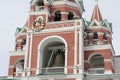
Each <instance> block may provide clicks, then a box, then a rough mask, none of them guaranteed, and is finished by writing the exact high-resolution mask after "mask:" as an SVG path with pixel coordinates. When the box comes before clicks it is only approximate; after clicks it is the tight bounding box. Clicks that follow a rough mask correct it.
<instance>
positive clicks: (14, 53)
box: [10, 51, 25, 56]
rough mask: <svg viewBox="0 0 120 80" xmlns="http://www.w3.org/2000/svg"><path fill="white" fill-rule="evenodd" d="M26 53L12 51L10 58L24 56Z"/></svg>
mask: <svg viewBox="0 0 120 80" xmlns="http://www.w3.org/2000/svg"><path fill="white" fill-rule="evenodd" d="M24 55H25V51H10V56H24Z"/></svg>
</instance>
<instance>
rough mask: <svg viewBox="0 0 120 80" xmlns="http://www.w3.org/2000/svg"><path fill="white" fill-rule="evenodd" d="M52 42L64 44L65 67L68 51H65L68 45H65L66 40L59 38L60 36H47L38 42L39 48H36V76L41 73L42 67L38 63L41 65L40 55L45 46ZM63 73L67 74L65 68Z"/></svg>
mask: <svg viewBox="0 0 120 80" xmlns="http://www.w3.org/2000/svg"><path fill="white" fill-rule="evenodd" d="M53 41H59V42H62V43H64V44H65V48H66V49H65V66H67V56H66V55H67V52H68V50H67V47H68V45H67V42H66V40H65V39H64V38H62V37H60V36H48V37H46V38H44V39H43V40H42V41H41V42H40V44H39V46H38V57H37V61H38V62H37V69H38V70H37V71H36V74H39V73H41V72H40V71H42V65H40V63H42V56H41V55H42V54H43V48H44V47H45V46H46V45H47V44H49V43H51V42H53ZM64 73H65V74H66V73H67V69H66V68H65V70H64Z"/></svg>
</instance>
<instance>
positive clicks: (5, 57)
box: [0, 0, 120, 76]
mask: <svg viewBox="0 0 120 80" xmlns="http://www.w3.org/2000/svg"><path fill="white" fill-rule="evenodd" d="M29 2H30V0H24V1H23V0H2V1H1V2H0V26H1V27H0V28H1V29H0V36H1V39H0V54H1V56H0V76H5V75H7V71H8V63H9V51H13V50H14V39H15V36H14V34H15V30H16V28H17V27H23V25H24V23H25V21H26V20H27V18H28V11H29ZM84 6H85V10H86V11H85V12H84V16H83V17H84V18H86V19H87V20H90V17H91V14H92V10H93V7H94V0H84ZM99 7H100V10H101V13H102V16H103V18H104V19H106V18H107V20H108V21H109V22H112V23H113V32H114V34H113V45H114V49H115V52H116V54H120V52H119V50H120V44H119V43H120V42H119V40H120V36H119V35H120V31H119V29H120V28H119V17H120V9H119V7H120V0H99Z"/></svg>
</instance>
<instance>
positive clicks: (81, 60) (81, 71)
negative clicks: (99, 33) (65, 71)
mask: <svg viewBox="0 0 120 80" xmlns="http://www.w3.org/2000/svg"><path fill="white" fill-rule="evenodd" d="M83 26H84V25H83V20H81V24H80V31H79V67H80V69H79V74H80V75H81V76H82V77H81V80H82V79H83V74H84V44H83V43H84V41H83V28H84V27H83Z"/></svg>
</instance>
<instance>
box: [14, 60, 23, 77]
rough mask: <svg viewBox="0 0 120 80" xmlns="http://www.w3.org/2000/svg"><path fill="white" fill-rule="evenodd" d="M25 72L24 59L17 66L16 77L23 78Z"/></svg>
mask: <svg viewBox="0 0 120 80" xmlns="http://www.w3.org/2000/svg"><path fill="white" fill-rule="evenodd" d="M23 70H24V59H20V60H19V61H17V62H16V64H15V75H16V76H22V72H23Z"/></svg>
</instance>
